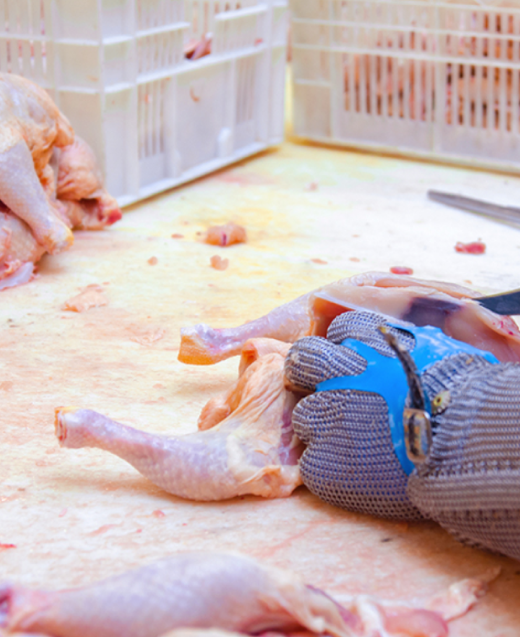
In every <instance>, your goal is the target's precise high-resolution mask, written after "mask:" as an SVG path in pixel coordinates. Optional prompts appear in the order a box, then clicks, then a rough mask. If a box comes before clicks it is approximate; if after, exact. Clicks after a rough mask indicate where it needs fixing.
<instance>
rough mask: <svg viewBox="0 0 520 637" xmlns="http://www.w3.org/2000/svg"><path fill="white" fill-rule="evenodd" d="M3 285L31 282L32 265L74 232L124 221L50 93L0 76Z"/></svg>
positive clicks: (93, 162) (0, 263)
mask: <svg viewBox="0 0 520 637" xmlns="http://www.w3.org/2000/svg"><path fill="white" fill-rule="evenodd" d="M0 202H1V205H0V288H1V287H9V286H12V285H16V284H17V283H22V282H24V281H26V280H28V278H30V276H31V274H32V271H33V264H34V263H36V261H38V259H39V258H40V257H41V256H42V255H43V254H44V253H45V252H49V253H51V254H55V253H57V252H60V251H61V250H64V249H66V248H67V247H69V246H70V245H71V244H72V242H73V236H72V232H71V229H72V228H76V229H87V228H88V229H97V228H101V227H103V226H105V225H109V224H112V223H114V222H115V221H117V220H118V219H120V218H121V211H120V210H119V207H118V205H117V202H116V201H115V199H113V198H112V197H110V195H109V194H108V193H107V192H106V191H105V190H104V188H103V183H102V176H101V172H100V170H99V168H98V166H97V163H96V158H95V157H94V154H93V152H92V150H91V149H90V148H89V146H88V145H87V144H86V142H84V141H83V140H82V139H80V138H79V137H75V136H74V131H73V130H72V127H71V125H70V124H69V122H68V121H67V119H66V117H65V116H64V115H63V114H62V113H61V112H60V111H59V109H58V108H57V106H56V105H55V104H54V103H53V101H52V100H51V98H50V97H49V96H48V95H47V93H46V92H45V91H44V90H43V89H42V88H41V87H39V86H38V85H36V84H34V83H33V82H31V81H29V80H27V79H25V78H22V77H18V76H16V75H11V74H4V73H0Z"/></svg>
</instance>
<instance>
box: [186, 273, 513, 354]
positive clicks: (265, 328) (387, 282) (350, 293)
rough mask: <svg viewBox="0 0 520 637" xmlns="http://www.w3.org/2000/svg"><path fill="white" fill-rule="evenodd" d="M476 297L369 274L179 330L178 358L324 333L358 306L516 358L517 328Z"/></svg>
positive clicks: (448, 286)
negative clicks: (234, 322) (260, 312)
mask: <svg viewBox="0 0 520 637" xmlns="http://www.w3.org/2000/svg"><path fill="white" fill-rule="evenodd" d="M477 296H478V294H477V293H476V292H473V291H472V290H468V289H466V288H463V287H460V286H457V285H452V284H449V283H441V282H438V281H423V280H421V279H413V278H411V277H409V276H398V275H392V274H387V273H378V272H369V273H366V274H360V275H357V276H353V277H351V278H349V279H341V280H340V281H336V282H335V283H331V284H330V285H326V286H324V287H322V288H319V289H317V290H314V291H313V292H309V293H308V294H305V295H304V296H300V297H299V298H297V299H295V300H294V301H291V302H289V303H286V304H285V305H282V306H280V307H277V308H275V309H274V310H273V311H272V312H270V313H269V314H266V315H265V316H262V317H261V318H258V319H256V320H254V321H250V322H249V323H245V324H244V325H241V326H240V327H234V328H225V329H213V328H212V327H210V326H209V325H205V324H199V325H195V326H193V327H186V328H183V329H182V330H181V346H180V350H179V360H180V361H181V362H183V363H189V364H192V365H212V364H213V363H217V362H218V361H221V360H224V359H226V358H229V357H230V356H235V355H237V354H239V353H240V351H241V349H242V346H243V345H244V343H245V341H247V340H248V339H251V338H258V337H269V338H275V339H278V340H280V341H285V342H287V343H293V342H295V341H297V340H298V339H299V338H302V337H303V336H309V335H316V336H325V335H326V333H327V328H328V327H329V325H330V324H331V322H332V321H333V319H334V318H336V316H338V315H339V314H342V313H343V312H348V311H349V310H360V309H365V310H372V311H374V312H380V313H382V314H386V315H387V316H390V317H394V318H398V319H402V320H405V321H410V322H411V323H414V324H415V325H433V326H435V327H439V328H441V329H442V330H443V331H444V332H445V333H446V334H447V335H448V336H451V337H452V338H455V339H457V340H460V341H464V342H466V343H470V344H471V345H474V346H475V347H478V348H480V349H483V350H487V351H490V352H492V353H493V354H495V356H496V357H497V358H498V359H499V360H500V361H502V362H507V361H518V360H520V331H519V330H518V327H517V326H516V324H515V323H514V321H513V320H512V319H511V318H510V317H505V316H498V315H497V314H494V313H493V312H491V311H490V310H487V309H485V308H483V307H482V306H480V305H479V304H478V303H476V302H475V301H473V300H472V298H474V297H477Z"/></svg>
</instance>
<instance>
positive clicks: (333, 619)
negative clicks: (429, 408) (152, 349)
mask: <svg viewBox="0 0 520 637" xmlns="http://www.w3.org/2000/svg"><path fill="white" fill-rule="evenodd" d="M341 568H342V566H341V560H340V561H339V562H338V569H341ZM497 575H498V572H497V571H496V570H495V571H489V572H488V573H486V574H484V575H483V576H482V577H481V578H475V579H467V580H463V581H461V582H458V583H455V584H453V585H452V586H450V587H449V589H448V590H447V591H446V592H443V593H441V594H439V595H436V596H435V597H434V598H432V599H430V600H426V601H425V602H423V603H421V604H420V605H418V604H416V605H412V604H409V603H406V602H396V601H393V602H384V601H380V600H377V599H374V598H372V597H369V596H367V595H347V596H342V597H341V599H342V602H343V603H342V605H340V604H338V603H337V602H336V601H335V600H334V599H332V598H331V597H329V596H328V595H327V594H326V593H324V592H322V591H320V590H319V589H316V588H314V587H313V586H308V585H305V584H304V583H303V582H302V581H301V580H300V579H299V578H298V577H297V576H296V575H294V574H292V573H290V572H287V571H282V570H280V569H277V568H273V567H271V566H267V565H263V564H260V563H259V562H257V561H255V560H253V559H251V558H249V557H245V556H241V555H237V554H225V553H223V554H221V553H203V552H200V553H181V554H178V555H175V556H173V557H170V558H168V559H164V560H162V561H160V562H156V563H154V564H149V565H147V566H144V567H141V568H138V569H135V570H133V571H129V572H127V573H124V574H122V575H117V576H115V577H110V578H109V579H106V580H104V581H101V582H97V583H95V584H91V585H89V586H85V587H83V588H76V589H68V590H63V591H57V592H47V591H43V590H32V589H26V588H23V587H21V586H16V585H12V584H0V636H1V637H4V636H5V637H7V636H12V637H15V636H16V637H22V636H23V635H27V634H29V635H31V636H32V637H35V636H36V635H40V637H41V636H42V635H49V636H52V637H123V636H124V637H160V636H162V637H241V636H245V635H261V636H262V637H313V636H316V635H320V636H322V637H325V635H327V636H328V637H375V635H378V637H398V636H403V635H407V636H408V637H447V635H448V625H447V622H448V621H450V620H451V619H455V618H456V617H460V616H461V615H464V614H465V613H466V612H467V611H468V610H469V609H470V608H471V607H472V606H473V604H474V603H475V602H476V601H477V599H478V597H480V596H481V595H482V594H483V593H484V592H485V590H486V585H487V584H488V583H489V582H491V581H492V580H493V579H494V578H495V577H496V576H497ZM4 631H5V632H4ZM170 631H171V632H170Z"/></svg>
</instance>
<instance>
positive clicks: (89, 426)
mask: <svg viewBox="0 0 520 637" xmlns="http://www.w3.org/2000/svg"><path fill="white" fill-rule="evenodd" d="M288 349H289V345H287V344H285V343H280V342H278V341H268V340H267V339H261V340H260V341H259V342H255V341H252V342H249V343H246V345H245V347H244V354H243V357H242V361H241V363H242V364H241V375H240V377H239V379H238V381H237V382H236V383H235V384H234V385H233V387H232V388H231V389H230V390H229V391H228V392H226V394H225V395H224V396H221V397H218V398H214V399H212V400H210V402H209V403H208V404H207V405H206V407H205V408H204V409H203V411H202V414H201V417H200V420H199V430H200V431H198V432H197V433H193V434H187V435H184V436H164V435H158V434H149V433H146V432H143V431H138V430H137V429H133V428H132V427H128V426H126V425H122V424H120V423H118V422H115V421H113V420H110V419H109V418H107V417H106V416H103V415H101V414H98V413H96V412H94V411H91V410H88V409H75V408H64V409H63V408H62V409H58V410H57V413H56V435H57V437H58V440H59V441H60V444H61V445H62V446H63V447H69V448H74V449H77V448H80V447H98V448H100V449H105V450H106V451H109V452H111V453H114V454H116V455H117V456H119V457H120V458H123V459H124V460H126V461H127V462H129V463H130V464H131V465H132V466H134V467H135V468H136V469H137V470H138V471H140V472H141V473H142V474H143V475H144V476H146V477H147V478H149V479H150V480H151V481H152V482H154V483H155V484H156V485H158V486H159V487H161V488H162V489H164V490H165V491H168V492H169V493H173V494H174V495H178V496H180V497H182V498H188V499H191V500H223V499H227V498H233V497H235V496H239V495H244V494H254V495H259V496H263V497H265V498H277V497H287V496H289V495H290V494H291V493H292V492H293V491H294V489H295V488H296V487H298V486H299V485H300V484H302V481H301V477H300V471H299V467H298V459H299V457H300V455H301V453H302V451H303V447H302V445H301V443H300V441H299V440H298V438H297V437H296V436H295V434H294V433H293V429H292V422H291V415H292V410H293V408H294V406H295V404H296V400H297V398H296V396H295V395H294V394H292V393H291V392H289V391H287V390H286V389H285V387H284V380H283V364H284V360H285V354H286V353H287V351H288Z"/></svg>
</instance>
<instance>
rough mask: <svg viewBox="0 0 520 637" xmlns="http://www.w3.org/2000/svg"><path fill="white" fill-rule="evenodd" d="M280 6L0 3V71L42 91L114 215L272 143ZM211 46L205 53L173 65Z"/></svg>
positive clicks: (79, 0)
mask: <svg viewBox="0 0 520 637" xmlns="http://www.w3.org/2000/svg"><path fill="white" fill-rule="evenodd" d="M286 14H287V7H286V2H285V0H225V1H221V0H0V70H1V71H4V72H13V73H17V74H19V75H23V76H25V77H28V78H30V79H32V80H34V81H36V82H38V83H39V84H40V85H42V86H44V87H45V88H46V89H47V90H48V91H49V92H50V93H51V95H52V97H53V98H54V99H55V101H56V103H57V104H58V105H59V107H60V108H61V109H62V110H63V112H64V113H65V114H66V115H67V117H68V118H69V119H70V121H71V123H72V125H73V126H74V129H75V130H76V132H77V133H78V134H79V135H81V136H82V137H84V138H85V139H86V140H87V141H88V142H89V143H90V144H91V146H92V147H93V148H94V150H95V152H96V154H97V156H98V158H99V160H100V163H101V165H102V167H103V169H104V172H105V178H106V183H107V187H108V190H109V191H110V193H111V194H113V195H114V196H115V197H117V198H118V201H119V203H120V204H121V205H125V204H128V203H131V202H133V201H136V200H138V199H141V198H143V197H147V196H149V195H152V194H154V193H157V192H159V191H161V190H165V189H167V188H170V187H172V186H175V185H177V184H180V183H182V182H185V181H188V180H190V179H193V178H195V177H198V176H200V175H203V174H206V173H208V172H210V171H212V170H215V169H217V168H220V167H221V166H224V165H226V164H229V163H231V162H233V161H236V160H238V159H241V158H243V157H246V156H248V155H251V154H253V153H255V152H258V151H259V150H262V149H263V148H266V147H268V146H270V145H273V144H277V143H279V142H280V141H281V140H282V138H283V116H284V112H283V102H284V79H285V58H286V53H285V47H286ZM208 33H211V34H212V52H211V54H210V55H207V56H205V57H202V58H200V59H198V60H188V59H186V58H185V56H184V46H185V44H186V43H187V42H189V41H191V40H194V39H195V40H196V39H200V38H201V37H202V36H203V35H205V34H208Z"/></svg>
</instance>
